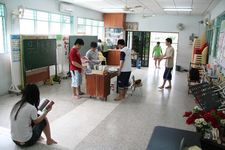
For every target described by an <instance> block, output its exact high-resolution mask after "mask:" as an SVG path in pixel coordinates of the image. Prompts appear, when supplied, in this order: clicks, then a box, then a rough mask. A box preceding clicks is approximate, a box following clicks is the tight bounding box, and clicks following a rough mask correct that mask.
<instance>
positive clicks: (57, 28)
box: [20, 9, 73, 35]
mask: <svg viewBox="0 0 225 150" xmlns="http://www.w3.org/2000/svg"><path fill="white" fill-rule="evenodd" d="M72 23H73V22H72V17H71V16H66V15H60V14H55V13H49V12H44V11H37V10H31V9H25V10H24V16H23V17H22V18H21V19H20V33H21V34H42V35H43V34H67V35H68V34H71V26H72Z"/></svg>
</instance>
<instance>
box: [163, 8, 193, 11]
mask: <svg viewBox="0 0 225 150" xmlns="http://www.w3.org/2000/svg"><path fill="white" fill-rule="evenodd" d="M163 10H164V11H192V8H164V9H163Z"/></svg>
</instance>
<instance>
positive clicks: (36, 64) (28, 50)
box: [23, 39, 57, 71]
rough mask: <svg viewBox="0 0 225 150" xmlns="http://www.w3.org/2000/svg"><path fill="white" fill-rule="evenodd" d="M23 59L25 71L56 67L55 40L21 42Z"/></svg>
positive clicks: (27, 40)
mask: <svg viewBox="0 0 225 150" xmlns="http://www.w3.org/2000/svg"><path fill="white" fill-rule="evenodd" d="M23 59H24V65H25V66H24V67H25V71H27V70H31V69H37V68H41V67H46V66H51V65H56V63H57V62H56V40H55V39H25V40H23Z"/></svg>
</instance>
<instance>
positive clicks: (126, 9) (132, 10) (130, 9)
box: [122, 0, 142, 12]
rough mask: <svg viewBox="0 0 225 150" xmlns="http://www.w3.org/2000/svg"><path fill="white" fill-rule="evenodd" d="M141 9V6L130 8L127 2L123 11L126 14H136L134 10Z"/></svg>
mask: <svg viewBox="0 0 225 150" xmlns="http://www.w3.org/2000/svg"><path fill="white" fill-rule="evenodd" d="M141 7H142V6H141V5H137V6H133V7H129V6H128V4H127V0H126V3H125V6H124V7H123V8H122V9H123V11H125V12H134V9H135V8H141Z"/></svg>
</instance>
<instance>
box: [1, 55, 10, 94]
mask: <svg viewBox="0 0 225 150" xmlns="http://www.w3.org/2000/svg"><path fill="white" fill-rule="evenodd" d="M0 60H1V62H0V95H3V94H5V93H7V91H8V89H9V86H10V84H11V69H10V68H11V66H10V57H9V54H0Z"/></svg>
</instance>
